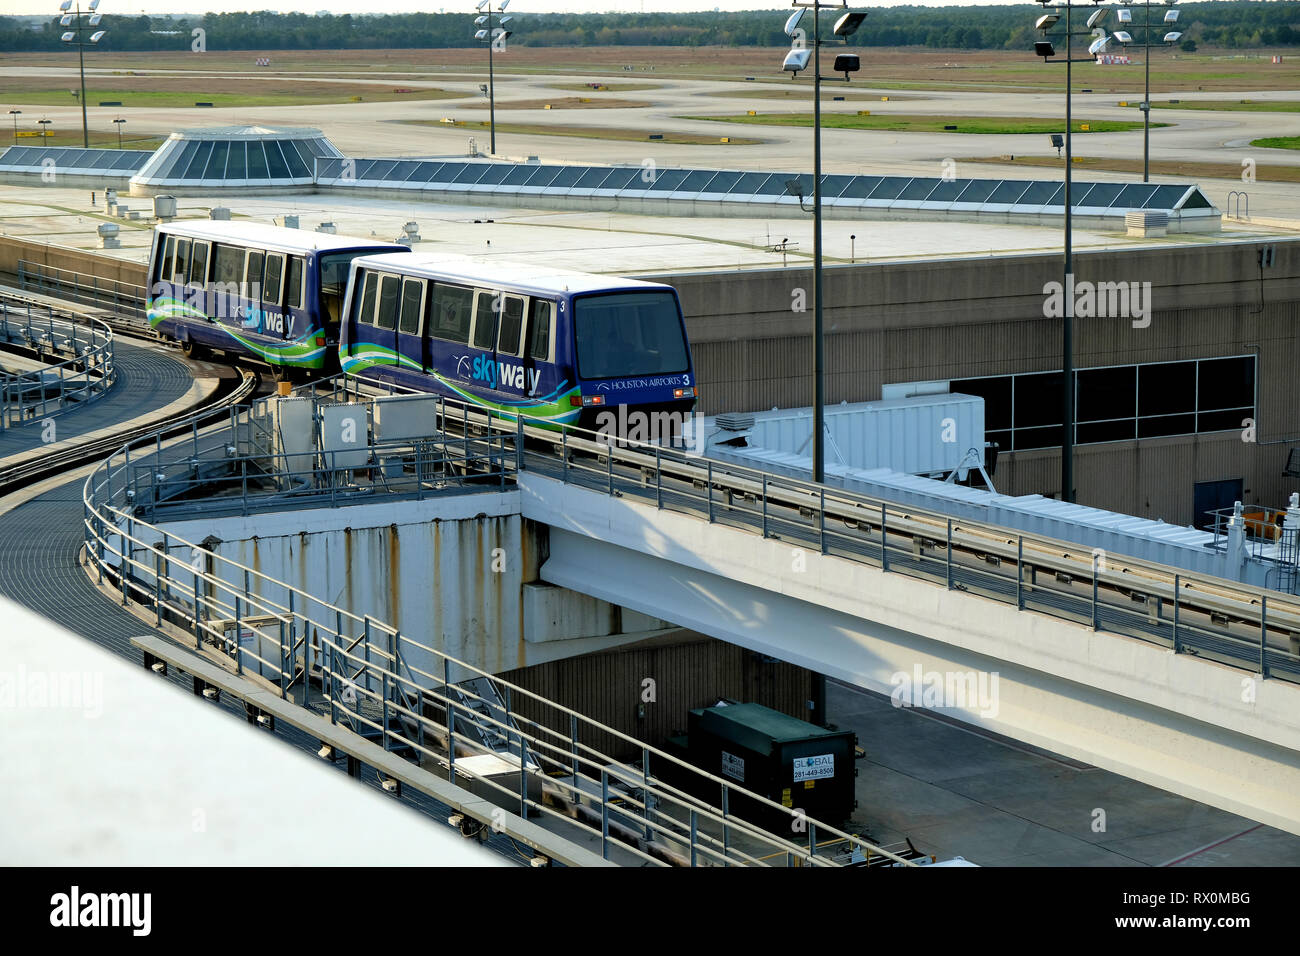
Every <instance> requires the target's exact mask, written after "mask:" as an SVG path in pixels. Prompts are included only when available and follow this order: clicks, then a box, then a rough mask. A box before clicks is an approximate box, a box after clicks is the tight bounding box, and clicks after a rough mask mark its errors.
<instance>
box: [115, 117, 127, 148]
mask: <svg viewBox="0 0 1300 956" xmlns="http://www.w3.org/2000/svg"><path fill="white" fill-rule="evenodd" d="M125 122H126V120H124V119H122V117H120V116H119V117H118V118H117V119H115V120H113V125H114V126H116V127H117V148H118V149H121V148H122V124H123V123H125Z"/></svg>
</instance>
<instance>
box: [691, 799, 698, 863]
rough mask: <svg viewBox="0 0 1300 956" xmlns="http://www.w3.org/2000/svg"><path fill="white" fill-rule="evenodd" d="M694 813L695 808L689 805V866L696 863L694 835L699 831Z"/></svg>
mask: <svg viewBox="0 0 1300 956" xmlns="http://www.w3.org/2000/svg"><path fill="white" fill-rule="evenodd" d="M695 814H696V810H695V808H694V807H691V866H695V865H696V853H695V847H696V837H697V835H698V833H699V827H698V825H697V824H696V817H695Z"/></svg>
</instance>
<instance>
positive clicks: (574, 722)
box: [569, 714, 579, 790]
mask: <svg viewBox="0 0 1300 956" xmlns="http://www.w3.org/2000/svg"><path fill="white" fill-rule="evenodd" d="M569 753H571V754H573V789H574V790H577V789H578V773H579V769H578V715H577V714H570V715H569Z"/></svg>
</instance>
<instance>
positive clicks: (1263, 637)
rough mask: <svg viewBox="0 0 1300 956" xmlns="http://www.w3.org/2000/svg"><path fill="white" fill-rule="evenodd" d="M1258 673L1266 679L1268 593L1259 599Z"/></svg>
mask: <svg viewBox="0 0 1300 956" xmlns="http://www.w3.org/2000/svg"><path fill="white" fill-rule="evenodd" d="M1259 673H1260V675H1261V676H1262V677H1263V678H1264V680H1268V595H1267V594H1266V595H1264V596H1263V597H1262V598H1260V599H1259Z"/></svg>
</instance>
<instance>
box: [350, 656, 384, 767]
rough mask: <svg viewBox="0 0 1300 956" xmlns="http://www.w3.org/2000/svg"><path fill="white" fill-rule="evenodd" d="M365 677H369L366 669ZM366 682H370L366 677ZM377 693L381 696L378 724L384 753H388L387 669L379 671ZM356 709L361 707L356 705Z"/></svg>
mask: <svg viewBox="0 0 1300 956" xmlns="http://www.w3.org/2000/svg"><path fill="white" fill-rule="evenodd" d="M366 677H367V678H369V677H370V674H369V672H368V671H367V673H366ZM366 683H367V684H369V683H370V681H369V679H367V681H366ZM379 694H380V696H381V697H382V698H383V700H382V703H381V704H380V714H381V716H380V721H379V724H380V727H382V728H383V729H382V730H381V731H380V735H381V739H382V740H383V744H384V753H388V671H384V670H381V671H380V672H379ZM357 709H358V710H360V709H361V708H360V707H359V706H358V707H357Z"/></svg>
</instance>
